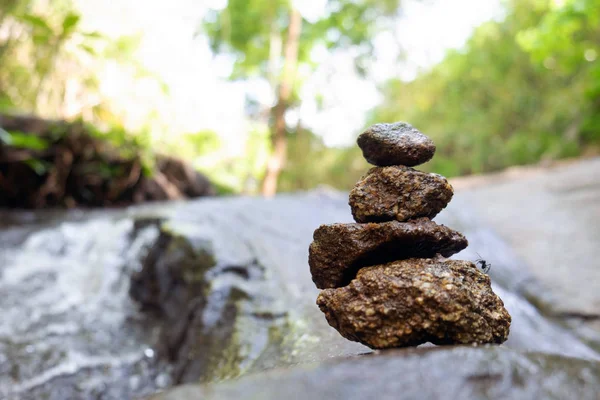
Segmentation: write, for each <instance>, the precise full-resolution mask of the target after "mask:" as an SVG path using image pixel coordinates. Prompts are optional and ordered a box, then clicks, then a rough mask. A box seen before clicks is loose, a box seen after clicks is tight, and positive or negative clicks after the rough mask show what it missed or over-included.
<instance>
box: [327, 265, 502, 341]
mask: <svg viewBox="0 0 600 400" xmlns="http://www.w3.org/2000/svg"><path fill="white" fill-rule="evenodd" d="M490 283H491V281H490V278H489V276H487V275H486V274H484V273H482V272H480V271H478V270H477V268H476V267H475V265H474V264H472V263H471V262H469V261H459V260H443V259H441V258H440V259H410V260H403V261H396V262H391V263H388V264H384V265H377V266H373V267H369V268H363V269H361V270H360V271H359V272H358V275H357V276H356V279H354V280H353V281H352V282H351V283H350V284H349V285H348V286H346V287H343V288H337V289H326V290H323V291H322V292H321V294H320V295H319V297H318V298H317V304H318V305H319V308H320V309H321V311H323V312H324V313H325V316H326V317H327V321H328V322H329V324H330V325H331V326H332V327H334V328H335V329H337V330H338V331H339V332H340V334H341V335H342V336H344V337H345V338H346V339H349V340H353V341H356V342H360V343H362V344H364V345H366V346H369V347H371V348H374V349H386V348H392V347H404V346H417V345H419V344H422V343H427V342H431V343H434V344H438V345H449V344H470V343H478V344H483V343H502V342H504V341H505V340H506V339H507V338H508V333H509V328H510V322H511V317H510V315H509V314H508V312H507V311H506V309H505V308H504V303H503V302H502V300H501V299H500V298H499V297H498V296H496V294H495V293H494V292H493V291H492V288H491V286H490Z"/></svg>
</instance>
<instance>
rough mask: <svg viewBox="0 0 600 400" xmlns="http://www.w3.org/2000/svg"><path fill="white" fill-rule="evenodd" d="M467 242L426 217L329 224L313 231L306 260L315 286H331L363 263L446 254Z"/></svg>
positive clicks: (345, 280)
mask: <svg viewBox="0 0 600 400" xmlns="http://www.w3.org/2000/svg"><path fill="white" fill-rule="evenodd" d="M467 245H468V242H467V239H465V237H464V236H463V235H461V234H460V233H458V232H456V231H454V230H452V229H450V228H448V227H446V226H443V225H438V224H436V223H435V222H433V221H431V220H429V219H427V218H421V219H416V220H412V221H409V222H398V221H389V222H382V223H378V224H375V223H370V224H342V223H340V224H329V225H322V226H320V227H319V228H318V229H317V230H316V231H315V233H314V241H313V242H312V243H311V245H310V249H309V258H308V262H309V265H310V271H311V274H312V278H313V282H315V285H316V286H317V287H318V288H320V289H324V288H334V287H340V286H344V285H346V284H348V283H349V282H350V281H351V280H352V279H353V278H354V277H355V276H356V273H357V272H358V270H359V269H360V268H362V267H365V266H369V265H377V264H381V263H385V262H388V261H393V260H400V259H405V258H415V257H418V258H426V257H435V255H436V254H441V255H443V256H445V257H449V256H451V255H452V254H454V253H458V252H459V251H461V250H462V249H464V248H465V247H467Z"/></svg>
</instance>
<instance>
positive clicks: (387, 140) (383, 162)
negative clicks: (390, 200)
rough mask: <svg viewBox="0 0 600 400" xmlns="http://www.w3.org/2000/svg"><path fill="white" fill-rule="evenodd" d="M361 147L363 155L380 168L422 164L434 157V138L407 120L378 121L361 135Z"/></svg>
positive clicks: (359, 142) (359, 141)
mask: <svg viewBox="0 0 600 400" xmlns="http://www.w3.org/2000/svg"><path fill="white" fill-rule="evenodd" d="M357 143H358V147H360V148H361V150H362V152H363V157H365V159H366V160H367V161H368V162H369V163H371V164H373V165H377V166H380V167H385V166H388V165H406V166H408V167H412V166H415V165H419V164H423V163H425V162H427V161H429V160H431V158H432V157H433V154H434V153H435V144H434V143H433V141H432V140H431V139H430V138H429V137H427V136H425V135H423V134H422V133H421V132H419V131H418V130H417V129H415V128H414V127H413V126H412V125H410V124H408V123H406V122H396V123H393V124H375V125H373V126H371V127H370V128H369V129H367V130H366V131H365V132H363V133H362V134H360V136H359V137H358V139H357Z"/></svg>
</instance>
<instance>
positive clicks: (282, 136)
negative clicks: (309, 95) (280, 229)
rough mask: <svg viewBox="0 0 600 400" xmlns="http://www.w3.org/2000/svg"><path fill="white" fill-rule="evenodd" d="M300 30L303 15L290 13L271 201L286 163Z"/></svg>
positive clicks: (268, 177) (268, 184) (269, 177)
mask: <svg viewBox="0 0 600 400" xmlns="http://www.w3.org/2000/svg"><path fill="white" fill-rule="evenodd" d="M301 29H302V15H300V13H299V12H298V10H296V9H295V8H292V9H291V11H290V25H289V27H288V38H287V41H286V43H285V48H284V66H283V74H282V76H281V82H280V83H279V88H278V94H277V104H276V105H275V107H273V109H272V110H271V112H272V114H273V127H272V129H271V140H272V143H273V152H272V153H271V156H270V157H269V161H268V163H267V171H266V174H265V178H264V180H263V184H262V194H263V195H264V196H267V197H271V196H273V195H274V194H275V193H276V192H277V180H278V178H279V174H280V173H281V170H282V168H283V165H284V163H285V159H286V153H287V139H286V129H285V112H286V111H287V108H288V106H289V101H290V97H291V95H292V89H293V86H294V79H295V75H296V68H297V65H298V47H299V41H300V31H301Z"/></svg>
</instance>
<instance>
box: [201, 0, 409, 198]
mask: <svg viewBox="0 0 600 400" xmlns="http://www.w3.org/2000/svg"><path fill="white" fill-rule="evenodd" d="M326 4H327V5H326V8H325V11H324V13H323V15H322V16H321V17H320V18H318V19H316V20H312V19H311V20H310V21H309V20H307V19H306V18H304V17H303V16H302V13H301V8H300V9H299V7H298V6H299V5H302V4H301V3H300V1H298V2H297V3H295V2H294V1H292V0H229V1H228V3H227V5H226V7H225V8H223V9H222V10H213V11H212V12H210V13H208V15H207V17H206V19H205V21H204V27H205V31H206V33H207V34H208V37H209V39H210V42H211V46H212V48H213V51H214V52H216V53H228V54H232V55H234V56H235V63H234V67H233V71H232V73H231V76H230V79H251V78H262V79H266V80H267V81H268V82H269V83H270V87H271V90H272V92H273V93H274V97H275V101H274V103H273V105H272V106H271V108H270V110H269V112H268V113H267V114H266V115H268V116H269V117H270V118H269V119H270V121H269V125H270V130H271V141H272V151H271V155H270V157H269V161H268V163H267V169H266V174H265V176H264V179H263V182H262V193H263V194H264V195H266V196H272V195H273V194H274V193H275V192H276V190H277V180H278V177H279V174H280V172H281V170H282V168H283V165H284V163H285V160H286V149H287V128H286V122H285V116H286V113H287V112H288V111H289V110H290V109H291V108H293V107H295V106H297V105H298V104H299V102H300V99H299V98H298V95H297V93H298V87H299V85H300V84H299V82H298V81H297V80H296V79H295V76H296V71H297V70H298V68H299V67H300V66H304V67H308V68H314V67H315V66H314V65H313V64H312V63H311V60H310V54H311V50H312V49H314V48H315V46H317V45H323V46H326V47H327V48H328V49H330V50H333V49H337V48H344V49H349V48H353V49H355V50H357V53H358V56H357V57H356V60H355V64H356V66H357V68H358V69H359V70H360V71H362V72H364V71H365V70H366V69H368V60H369V56H370V55H371V54H372V50H373V46H372V45H371V39H372V38H373V37H374V36H375V35H376V34H377V33H378V32H379V31H381V30H382V29H386V28H389V27H390V25H389V24H390V23H392V22H394V21H395V17H397V15H398V11H399V6H400V0H357V1H353V0H329V1H327V3H326ZM261 115H265V113H262V114H261Z"/></svg>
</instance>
